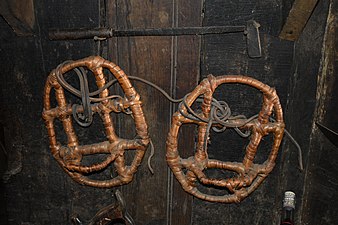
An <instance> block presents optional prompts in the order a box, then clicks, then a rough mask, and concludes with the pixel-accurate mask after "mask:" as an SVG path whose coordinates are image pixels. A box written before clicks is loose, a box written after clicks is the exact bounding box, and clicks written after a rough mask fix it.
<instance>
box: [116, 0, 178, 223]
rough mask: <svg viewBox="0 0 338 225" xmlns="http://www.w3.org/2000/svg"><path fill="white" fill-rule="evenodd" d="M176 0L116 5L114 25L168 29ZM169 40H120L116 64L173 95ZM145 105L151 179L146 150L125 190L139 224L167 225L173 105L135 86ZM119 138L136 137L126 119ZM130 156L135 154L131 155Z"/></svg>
mask: <svg viewBox="0 0 338 225" xmlns="http://www.w3.org/2000/svg"><path fill="white" fill-rule="evenodd" d="M171 17H172V1H170V0H160V1H137V0H133V1H117V5H116V24H117V28H119V29H133V28H151V27H170V26H171V22H172V21H171ZM171 44H172V39H171V37H130V38H128V37H123V38H118V39H117V45H116V48H117V62H118V64H119V66H120V67H121V68H122V69H123V70H124V71H125V72H126V73H127V74H128V75H132V76H137V77H141V78H144V79H146V80H148V81H150V82H153V83H155V84H157V85H158V86H160V87H162V88H163V89H164V90H165V91H166V92H168V93H170V89H171V80H172V78H171V74H172V71H171V66H170V65H171V57H172V55H171V54H172V53H171ZM133 84H134V86H135V88H136V90H137V91H138V92H139V94H140V96H141V101H142V102H143V111H144V114H145V117H146V120H147V123H148V128H149V134H150V137H151V139H152V141H153V144H154V147H155V155H154V157H153V159H152V162H151V163H152V167H153V169H154V172H155V174H154V175H151V173H150V172H149V170H148V167H147V158H148V157H149V154H150V151H149V149H148V151H147V153H146V156H145V158H144V160H143V163H142V165H141V166H140V167H139V169H138V172H137V174H136V176H135V177H134V180H133V181H132V182H131V183H130V184H128V185H125V186H123V187H121V189H122V192H123V194H124V196H125V199H126V202H127V205H128V209H130V214H131V215H132V217H133V218H134V220H135V222H136V224H156V225H162V224H166V221H167V175H168V168H167V165H166V161H165V140H166V134H167V131H168V129H169V124H170V118H171V113H170V110H169V106H170V103H169V101H168V100H167V99H165V97H164V96H162V95H161V94H160V93H159V92H158V91H157V90H154V89H153V88H151V87H149V86H146V85H144V84H143V83H138V82H133ZM119 126H120V135H121V136H122V137H128V135H130V134H131V133H133V132H132V131H133V128H132V127H133V123H132V121H130V120H129V119H128V118H123V119H121V120H120V124H119ZM130 155H131V156H132V152H131V153H130Z"/></svg>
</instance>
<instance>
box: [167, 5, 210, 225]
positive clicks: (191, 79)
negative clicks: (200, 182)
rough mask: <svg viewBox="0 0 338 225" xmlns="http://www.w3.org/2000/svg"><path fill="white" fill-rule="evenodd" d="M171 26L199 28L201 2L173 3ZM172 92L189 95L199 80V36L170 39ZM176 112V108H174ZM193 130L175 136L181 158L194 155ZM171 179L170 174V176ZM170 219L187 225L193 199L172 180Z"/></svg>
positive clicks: (193, 128) (184, 129)
mask: <svg viewBox="0 0 338 225" xmlns="http://www.w3.org/2000/svg"><path fill="white" fill-rule="evenodd" d="M174 2H175V3H176V4H175V5H174V10H175V13H174V20H173V22H174V26H178V27H188V26H191V27H200V26H202V17H201V15H202V4H203V3H202V1H193V0H188V1H177V0H176V1H175V0H174ZM174 40H175V43H174V54H175V55H176V56H175V57H174V60H175V61H174V68H176V70H175V78H174V80H175V83H174V92H175V94H176V97H177V98H181V97H183V96H184V95H186V94H188V93H189V92H190V91H192V90H193V89H194V88H195V87H196V85H197V83H198V81H199V78H200V42H201V37H199V36H181V37H177V38H174ZM175 108H176V107H175ZM195 129H196V126H193V125H191V126H190V125H185V126H184V127H182V129H181V131H180V135H179V140H181V141H180V142H179V147H178V148H179V152H180V155H181V156H182V157H187V156H192V155H193V154H194V143H195V132H194V131H195ZM171 176H172V174H171ZM170 180H172V181H173V184H172V190H171V191H172V199H171V204H170V205H171V210H170V211H171V217H170V220H169V221H168V224H173V225H175V224H180V225H188V224H191V213H192V202H193V197H192V196H191V195H189V194H188V193H186V192H185V191H184V190H183V189H182V187H181V185H180V184H179V183H178V181H177V180H176V179H175V178H173V179H170Z"/></svg>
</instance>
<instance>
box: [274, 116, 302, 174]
mask: <svg viewBox="0 0 338 225" xmlns="http://www.w3.org/2000/svg"><path fill="white" fill-rule="evenodd" d="M270 121H272V122H276V120H275V119H274V118H270ZM284 133H285V134H286V136H287V137H288V138H289V139H290V141H291V142H292V143H293V144H294V145H295V146H296V148H297V150H298V166H299V169H300V171H301V172H303V170H304V166H303V151H302V148H301V147H300V145H299V144H298V142H297V141H296V139H295V138H294V137H293V136H292V135H291V134H290V132H289V131H288V130H287V129H284Z"/></svg>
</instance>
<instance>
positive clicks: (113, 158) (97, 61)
mask: <svg viewBox="0 0 338 225" xmlns="http://www.w3.org/2000/svg"><path fill="white" fill-rule="evenodd" d="M77 67H83V68H87V69H89V70H91V71H92V73H93V74H94V75H95V79H96V85H97V87H98V88H99V89H100V88H102V87H103V86H104V85H105V84H106V83H107V81H106V78H105V75H104V74H103V69H104V68H106V69H108V70H109V71H110V72H111V73H112V74H113V75H114V76H115V78H116V79H117V81H118V83H119V84H120V86H121V88H122V90H123V92H124V94H125V98H123V101H121V99H122V98H118V100H116V99H108V98H107V97H108V96H109V90H108V89H107V88H106V89H103V91H102V92H101V93H100V94H99V97H100V98H101V99H102V100H101V101H100V102H99V103H96V104H91V106H90V107H91V110H92V112H93V113H98V114H99V115H100V117H101V119H102V122H103V124H104V127H105V134H106V137H107V140H106V141H103V142H100V143H94V144H90V145H80V143H79V140H78V137H77V135H76V133H75V130H74V127H73V119H72V116H71V115H72V113H73V112H72V110H74V109H72V106H71V105H69V104H67V100H66V97H65V92H64V88H63V86H62V85H61V84H60V83H59V82H58V79H57V75H56V74H57V73H61V74H65V73H67V72H69V71H71V70H74V69H75V68H77ZM52 89H54V90H55V97H56V101H57V106H56V107H54V108H52V107H51V101H50V100H51V97H52V96H51V91H52ZM118 106H119V107H118ZM121 108H124V109H128V110H130V111H131V114H132V118H133V119H134V122H135V127H136V133H137V135H136V137H135V138H134V139H131V140H129V139H122V138H120V137H118V135H117V134H116V133H115V129H114V125H113V121H112V118H111V116H110V113H111V112H120V111H121ZM76 110H79V111H81V110H82V111H83V107H82V108H81V107H78V108H77V109H76ZM43 118H44V120H45V124H46V127H47V131H48V136H49V142H50V150H51V152H52V154H53V156H54V158H55V159H56V160H57V162H58V163H59V164H60V166H61V167H62V168H63V169H64V171H65V172H66V173H67V174H68V175H69V176H71V178H73V179H74V180H75V181H77V182H78V183H80V184H83V185H88V186H93V187H99V188H111V187H114V186H118V185H123V184H126V183H129V182H130V181H131V180H132V178H133V175H134V173H135V172H136V171H137V168H138V166H139V165H140V163H141V161H142V159H143V156H144V154H145V150H146V148H147V146H148V143H149V137H148V128H147V124H146V121H145V118H144V115H143V112H142V108H141V101H140V96H139V94H138V93H137V92H136V91H135V89H134V87H133V86H132V85H131V83H130V81H129V79H128V77H127V75H126V74H125V73H124V72H123V71H122V70H121V69H120V68H119V67H118V66H117V65H115V64H114V63H112V62H109V61H107V60H105V59H103V58H101V57H99V56H91V57H88V58H84V59H81V60H77V61H72V62H66V63H64V64H60V66H58V68H57V69H55V70H53V71H52V72H51V73H50V74H49V76H48V78H47V81H46V85H45V89H44V110H43ZM56 119H58V120H60V121H61V122H62V125H63V130H64V131H65V133H66V136H67V140H68V143H67V144H66V145H61V144H60V143H59V142H58V140H57V134H56V132H55V126H54V121H55V120H56ZM127 150H134V151H136V153H135V157H134V158H133V160H132V162H131V165H126V162H125V156H124V154H125V151H127ZM92 154H106V155H107V157H106V159H105V160H104V161H102V162H100V163H97V164H93V165H89V166H88V165H83V164H82V163H81V162H82V158H83V156H85V155H92ZM112 164H113V165H114V166H115V169H116V172H117V175H116V176H115V177H113V178H109V179H107V180H96V179H92V178H90V177H89V176H88V175H89V174H91V173H98V172H101V171H102V170H104V169H105V168H107V167H108V166H109V165H112Z"/></svg>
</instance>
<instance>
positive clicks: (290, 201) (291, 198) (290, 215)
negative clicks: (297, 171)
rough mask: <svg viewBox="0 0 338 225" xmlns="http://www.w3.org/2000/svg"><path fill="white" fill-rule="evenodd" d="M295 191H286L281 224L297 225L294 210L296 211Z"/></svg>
mask: <svg viewBox="0 0 338 225" xmlns="http://www.w3.org/2000/svg"><path fill="white" fill-rule="evenodd" d="M295 197H296V195H295V193H294V192H292V191H286V192H285V193H284V200H283V210H282V216H281V223H280V224H281V225H295V223H294V211H295V205H296V204H295V203H296V202H295Z"/></svg>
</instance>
